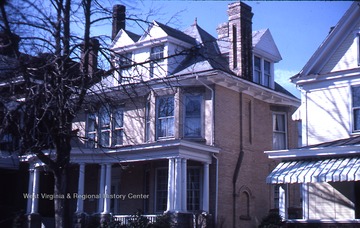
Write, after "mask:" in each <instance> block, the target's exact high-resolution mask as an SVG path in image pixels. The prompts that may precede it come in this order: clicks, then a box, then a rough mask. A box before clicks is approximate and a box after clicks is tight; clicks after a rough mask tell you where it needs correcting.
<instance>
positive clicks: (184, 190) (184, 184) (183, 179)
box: [181, 158, 187, 212]
mask: <svg viewBox="0 0 360 228" xmlns="http://www.w3.org/2000/svg"><path fill="white" fill-rule="evenodd" d="M181 186H182V189H181V194H182V195H181V208H182V210H183V211H184V212H186V211H187V160H186V159H185V158H183V159H182V160H181Z"/></svg>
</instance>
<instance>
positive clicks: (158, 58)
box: [150, 45, 164, 78]
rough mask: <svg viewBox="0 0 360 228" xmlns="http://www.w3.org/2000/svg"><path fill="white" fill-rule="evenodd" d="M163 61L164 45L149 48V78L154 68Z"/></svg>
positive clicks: (153, 72) (152, 74) (151, 76)
mask: <svg viewBox="0 0 360 228" xmlns="http://www.w3.org/2000/svg"><path fill="white" fill-rule="evenodd" d="M163 61H164V45H159V46H155V47H152V48H151V50H150V78H153V77H154V76H155V68H156V67H157V66H159V65H160V64H161V63H162V62H163Z"/></svg>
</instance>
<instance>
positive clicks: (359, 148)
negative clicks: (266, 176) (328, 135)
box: [265, 145, 360, 160]
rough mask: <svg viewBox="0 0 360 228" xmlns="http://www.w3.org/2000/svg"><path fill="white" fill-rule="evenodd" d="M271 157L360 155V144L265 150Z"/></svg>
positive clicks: (287, 158)
mask: <svg viewBox="0 0 360 228" xmlns="http://www.w3.org/2000/svg"><path fill="white" fill-rule="evenodd" d="M265 154H267V155H268V158H269V159H280V160H297V159H303V158H326V157H339V156H355V155H357V156H360V145H350V146H334V147H312V148H299V149H289V150H272V151H265Z"/></svg>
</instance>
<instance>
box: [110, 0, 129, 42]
mask: <svg viewBox="0 0 360 228" xmlns="http://www.w3.org/2000/svg"><path fill="white" fill-rule="evenodd" d="M125 11H126V7H125V6H124V5H114V7H113V14H112V19H113V22H112V35H111V39H112V40H114V39H115V36H116V35H117V34H118V32H119V31H120V29H124V30H125Z"/></svg>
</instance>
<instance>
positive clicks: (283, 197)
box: [279, 185, 288, 219]
mask: <svg viewBox="0 0 360 228" xmlns="http://www.w3.org/2000/svg"><path fill="white" fill-rule="evenodd" d="M287 195H288V194H287V185H280V187H279V215H280V216H281V217H282V218H283V219H287V218H288V207H287V203H288V202H287V198H288V197H287Z"/></svg>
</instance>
